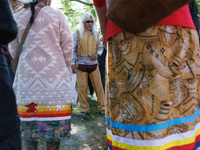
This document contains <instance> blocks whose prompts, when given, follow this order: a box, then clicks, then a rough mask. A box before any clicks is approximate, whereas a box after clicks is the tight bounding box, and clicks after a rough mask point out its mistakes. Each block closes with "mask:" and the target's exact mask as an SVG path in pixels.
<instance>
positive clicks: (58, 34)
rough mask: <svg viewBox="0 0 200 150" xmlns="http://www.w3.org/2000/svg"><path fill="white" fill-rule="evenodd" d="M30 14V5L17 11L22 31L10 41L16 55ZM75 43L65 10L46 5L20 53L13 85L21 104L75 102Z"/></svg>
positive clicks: (12, 50) (17, 20) (11, 49)
mask: <svg viewBox="0 0 200 150" xmlns="http://www.w3.org/2000/svg"><path fill="white" fill-rule="evenodd" d="M36 9H37V6H36ZM27 16H28V17H27ZM30 16H31V10H30V8H29V9H23V10H21V11H19V12H18V13H16V14H15V20H16V22H17V24H18V30H19V33H18V36H17V38H16V39H15V40H14V41H12V42H11V43H10V45H9V48H10V49H9V50H10V53H11V55H12V56H13V57H15V55H16V49H17V46H18V45H19V42H20V40H21V38H22V35H23V33H24V30H25V28H26V25H27V24H28V21H29V19H30ZM72 45H73V42H72V36H71V32H70V29H69V26H68V23H67V21H66V18H65V16H64V14H63V13H62V12H60V11H58V10H54V9H53V8H51V7H48V6H46V7H43V8H42V9H41V11H40V12H39V14H38V16H37V17H36V19H35V21H34V23H33V25H32V26H31V28H30V30H29V33H28V35H27V38H26V40H25V43H24V45H23V50H22V53H21V55H20V59H19V64H18V68H17V72H16V76H15V81H14V85H13V87H14V90H15V93H16V98H17V103H18V104H20V105H27V104H30V103H31V102H34V103H37V104H39V105H47V104H48V105H55V104H63V105H66V104H70V103H73V99H72V94H71V90H70V87H69V86H70V82H71V74H72V73H71V68H70V66H71V56H72V51H73V46H72Z"/></svg>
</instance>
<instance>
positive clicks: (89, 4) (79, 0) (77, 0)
mask: <svg viewBox="0 0 200 150" xmlns="http://www.w3.org/2000/svg"><path fill="white" fill-rule="evenodd" d="M70 1H76V2H79V3H82V4H84V5H88V6H93V4H91V3H87V2H84V1H81V0H70Z"/></svg>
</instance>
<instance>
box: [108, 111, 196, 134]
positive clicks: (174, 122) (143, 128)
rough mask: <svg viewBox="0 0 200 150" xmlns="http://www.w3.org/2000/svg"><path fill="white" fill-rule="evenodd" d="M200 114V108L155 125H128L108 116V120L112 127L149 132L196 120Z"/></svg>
mask: <svg viewBox="0 0 200 150" xmlns="http://www.w3.org/2000/svg"><path fill="white" fill-rule="evenodd" d="M199 114H200V109H198V110H196V112H195V113H194V115H191V116H186V117H182V118H176V119H172V120H170V121H167V122H165V123H161V124H155V125H128V124H122V123H118V122H112V121H111V120H110V118H106V122H107V123H110V125H111V127H113V128H118V129H122V130H128V131H137V132H149V131H157V130H162V129H165V128H168V127H171V126H174V125H180V124H184V123H188V122H193V121H195V119H196V117H197V116H198V115H199Z"/></svg>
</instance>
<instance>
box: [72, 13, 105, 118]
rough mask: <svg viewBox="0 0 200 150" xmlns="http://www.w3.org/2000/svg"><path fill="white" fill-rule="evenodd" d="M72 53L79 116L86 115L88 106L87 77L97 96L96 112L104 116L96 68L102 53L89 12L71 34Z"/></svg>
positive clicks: (99, 78) (102, 98)
mask: <svg viewBox="0 0 200 150" xmlns="http://www.w3.org/2000/svg"><path fill="white" fill-rule="evenodd" d="M73 41H74V52H73V58H72V71H73V73H77V86H78V101H79V102H80V115H83V116H85V115H87V114H88V112H89V104H88V98H87V88H88V76H89V77H90V79H91V81H92V86H93V87H94V90H95V92H96V95H97V104H98V110H99V111H100V113H101V114H102V115H104V114H105V98H104V92H103V87H102V83H101V76H100V72H99V66H98V55H101V54H102V52H103V46H102V43H101V42H100V40H99V34H98V32H97V31H96V29H95V19H94V17H93V15H92V14H91V13H90V12H86V13H85V14H84V15H83V17H82V19H81V22H80V28H79V29H78V30H77V31H75V32H74V34H73Z"/></svg>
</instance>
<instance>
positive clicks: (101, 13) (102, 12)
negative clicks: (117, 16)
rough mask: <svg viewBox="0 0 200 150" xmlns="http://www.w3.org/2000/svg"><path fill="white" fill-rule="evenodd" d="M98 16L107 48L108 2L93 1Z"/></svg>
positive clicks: (103, 0)
mask: <svg viewBox="0 0 200 150" xmlns="http://www.w3.org/2000/svg"><path fill="white" fill-rule="evenodd" d="M93 4H94V6H95V10H96V13H97V16H98V18H99V23H100V28H101V32H102V36H103V38H102V42H103V46H104V47H106V31H107V18H106V10H107V8H106V1H105V0H93Z"/></svg>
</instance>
